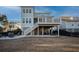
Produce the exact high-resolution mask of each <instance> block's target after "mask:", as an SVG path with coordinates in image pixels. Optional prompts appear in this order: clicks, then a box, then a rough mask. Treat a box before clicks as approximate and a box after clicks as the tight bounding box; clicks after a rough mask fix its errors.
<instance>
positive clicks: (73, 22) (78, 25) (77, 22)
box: [60, 16, 79, 32]
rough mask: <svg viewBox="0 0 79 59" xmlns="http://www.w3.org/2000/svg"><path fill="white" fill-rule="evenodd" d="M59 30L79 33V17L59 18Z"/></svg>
mask: <svg viewBox="0 0 79 59" xmlns="http://www.w3.org/2000/svg"><path fill="white" fill-rule="evenodd" d="M60 29H63V30H66V31H69V32H79V17H73V16H62V17H60Z"/></svg>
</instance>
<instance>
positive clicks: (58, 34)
mask: <svg viewBox="0 0 79 59" xmlns="http://www.w3.org/2000/svg"><path fill="white" fill-rule="evenodd" d="M58 37H59V25H58Z"/></svg>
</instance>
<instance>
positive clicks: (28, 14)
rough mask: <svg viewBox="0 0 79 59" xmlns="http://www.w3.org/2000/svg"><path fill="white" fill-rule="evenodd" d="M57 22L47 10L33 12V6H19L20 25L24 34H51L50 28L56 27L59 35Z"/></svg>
mask: <svg viewBox="0 0 79 59" xmlns="http://www.w3.org/2000/svg"><path fill="white" fill-rule="evenodd" d="M59 24H60V23H58V22H55V21H54V19H53V16H50V13H49V12H35V7H33V6H21V27H22V32H23V34H24V35H43V36H44V35H51V30H52V29H54V28H55V27H56V28H57V29H58V36H59Z"/></svg>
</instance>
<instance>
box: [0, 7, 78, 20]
mask: <svg viewBox="0 0 79 59" xmlns="http://www.w3.org/2000/svg"><path fill="white" fill-rule="evenodd" d="M35 11H36V12H51V15H52V16H55V17H59V16H79V7H78V6H35ZM0 13H1V14H6V15H7V18H8V20H10V21H18V20H19V19H21V9H20V7H18V6H0Z"/></svg>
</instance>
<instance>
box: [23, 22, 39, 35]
mask: <svg viewBox="0 0 79 59" xmlns="http://www.w3.org/2000/svg"><path fill="white" fill-rule="evenodd" d="M37 27H38V23H36V24H34V25H33V27H31V28H28V29H27V30H26V31H25V32H24V33H25V34H26V35H27V34H28V33H30V32H31V31H32V30H34V29H35V28H37Z"/></svg>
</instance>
